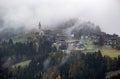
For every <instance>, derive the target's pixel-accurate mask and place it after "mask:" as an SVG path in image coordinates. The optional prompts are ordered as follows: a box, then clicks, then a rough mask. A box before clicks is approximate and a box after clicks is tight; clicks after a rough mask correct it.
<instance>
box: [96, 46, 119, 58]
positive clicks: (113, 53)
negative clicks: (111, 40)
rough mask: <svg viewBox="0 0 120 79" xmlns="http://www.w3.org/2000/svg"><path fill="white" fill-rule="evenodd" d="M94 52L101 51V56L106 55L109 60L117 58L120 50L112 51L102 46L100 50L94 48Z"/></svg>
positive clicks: (108, 47)
mask: <svg viewBox="0 0 120 79" xmlns="http://www.w3.org/2000/svg"><path fill="white" fill-rule="evenodd" d="M95 50H96V51H98V50H101V52H102V55H103V56H104V55H107V56H110V57H111V58H114V57H118V56H119V55H120V50H116V49H113V48H112V47H111V46H103V47H101V48H99V47H95Z"/></svg>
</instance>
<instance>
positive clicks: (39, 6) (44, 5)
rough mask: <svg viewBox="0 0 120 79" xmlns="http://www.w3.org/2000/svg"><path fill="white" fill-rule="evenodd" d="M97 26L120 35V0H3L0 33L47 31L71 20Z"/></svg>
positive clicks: (1, 1) (0, 11) (0, 1)
mask: <svg viewBox="0 0 120 79" xmlns="http://www.w3.org/2000/svg"><path fill="white" fill-rule="evenodd" d="M76 17H77V18H80V19H81V20H84V21H91V22H94V23H95V24H96V25H99V26H100V27H101V28H102V30H103V31H105V32H107V33H117V34H119V35H120V0H0V30H1V29H2V28H7V27H14V28H17V27H21V26H25V27H30V28H33V27H36V25H37V24H38V22H39V21H41V23H42V25H43V26H44V27H53V26H55V24H57V23H59V22H62V21H64V20H68V19H70V18H76Z"/></svg>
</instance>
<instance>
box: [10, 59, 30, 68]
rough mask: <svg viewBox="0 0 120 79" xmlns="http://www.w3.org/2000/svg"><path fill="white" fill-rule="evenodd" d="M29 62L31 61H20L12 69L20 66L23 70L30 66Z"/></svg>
mask: <svg viewBox="0 0 120 79" xmlns="http://www.w3.org/2000/svg"><path fill="white" fill-rule="evenodd" d="M30 62H31V60H26V61H22V62H20V63H17V64H15V65H13V66H12V68H14V67H18V66H21V67H22V68H24V67H26V66H28V65H29V64H30Z"/></svg>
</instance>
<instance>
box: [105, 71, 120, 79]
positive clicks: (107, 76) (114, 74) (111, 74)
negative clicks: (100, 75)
mask: <svg viewBox="0 0 120 79" xmlns="http://www.w3.org/2000/svg"><path fill="white" fill-rule="evenodd" d="M118 74H120V70H117V71H111V72H107V73H106V79H108V78H110V77H112V76H116V75H118Z"/></svg>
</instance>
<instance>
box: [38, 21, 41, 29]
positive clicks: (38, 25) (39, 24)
mask: <svg viewBox="0 0 120 79" xmlns="http://www.w3.org/2000/svg"><path fill="white" fill-rule="evenodd" d="M38 26H39V27H38V28H39V30H40V29H41V23H40V22H39V24H38Z"/></svg>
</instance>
